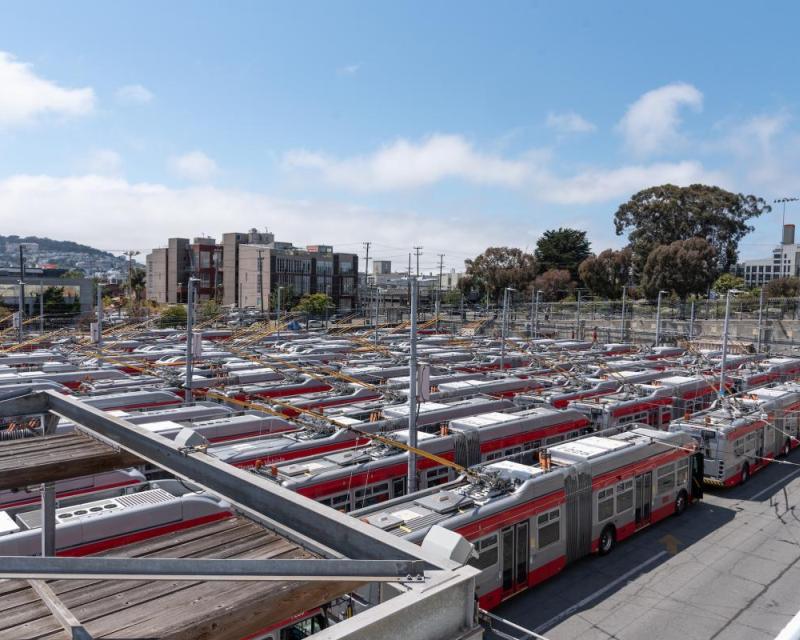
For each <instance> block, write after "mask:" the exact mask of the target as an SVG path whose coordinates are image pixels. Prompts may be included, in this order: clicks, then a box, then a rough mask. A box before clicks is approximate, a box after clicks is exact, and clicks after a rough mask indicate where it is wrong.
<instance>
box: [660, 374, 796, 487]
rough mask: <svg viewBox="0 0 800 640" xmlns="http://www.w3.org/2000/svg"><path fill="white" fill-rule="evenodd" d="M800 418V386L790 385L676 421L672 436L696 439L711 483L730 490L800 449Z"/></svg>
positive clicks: (706, 474) (757, 391)
mask: <svg viewBox="0 0 800 640" xmlns="http://www.w3.org/2000/svg"><path fill="white" fill-rule="evenodd" d="M798 412H800V385H798V384H796V383H786V384H782V385H779V386H777V387H767V388H764V389H756V390H754V391H752V392H750V393H749V394H747V395H745V396H743V397H742V398H741V399H738V400H736V401H729V402H726V403H725V404H724V405H723V406H722V407H721V408H719V409H715V410H713V411H708V412H704V413H702V414H699V415H696V416H693V417H692V418H689V419H686V420H679V421H676V422H674V423H673V424H672V425H670V430H671V431H676V432H683V433H686V434H687V435H690V436H692V437H693V438H694V439H695V441H696V442H697V444H698V446H699V447H700V449H701V450H702V452H703V456H704V468H705V481H706V482H707V483H709V484H716V485H720V486H725V487H731V486H734V485H737V484H742V483H744V482H747V480H748V479H749V478H750V476H751V475H753V474H754V473H756V472H758V471H760V470H761V469H763V468H764V467H766V466H767V465H768V464H769V463H770V461H771V460H772V459H774V458H775V457H777V456H780V455H786V454H788V453H789V452H790V451H791V450H792V449H793V448H794V447H796V446H797V445H798V442H799V441H798V437H800V433H799V431H800V424H799V422H800V421H799V420H798V416H799V415H800V414H798Z"/></svg>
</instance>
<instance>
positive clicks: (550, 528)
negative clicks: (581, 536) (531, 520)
mask: <svg viewBox="0 0 800 640" xmlns="http://www.w3.org/2000/svg"><path fill="white" fill-rule="evenodd" d="M560 515H561V514H560V512H559V510H558V509H553V510H552V511H547V512H546V513H540V514H539V516H538V518H537V520H536V522H537V529H538V538H539V544H538V546H537V548H538V549H544V548H545V547H547V546H550V545H551V544H553V543H554V542H558V541H559V539H560V538H561V517H560Z"/></svg>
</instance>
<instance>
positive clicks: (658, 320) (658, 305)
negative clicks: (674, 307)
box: [655, 291, 662, 346]
mask: <svg viewBox="0 0 800 640" xmlns="http://www.w3.org/2000/svg"><path fill="white" fill-rule="evenodd" d="M661 293H662V292H661V291H659V292H658V302H657V303H656V342H655V346H658V345H659V343H660V342H661Z"/></svg>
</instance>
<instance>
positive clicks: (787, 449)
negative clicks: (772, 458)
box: [781, 438, 792, 458]
mask: <svg viewBox="0 0 800 640" xmlns="http://www.w3.org/2000/svg"><path fill="white" fill-rule="evenodd" d="M791 451H792V443H791V442H790V440H789V438H786V442H784V443H783V449H781V455H783V457H784V458H785V457H786V456H788V455H789V454H790V453H791Z"/></svg>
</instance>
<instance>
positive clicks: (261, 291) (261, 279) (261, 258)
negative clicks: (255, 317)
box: [258, 249, 264, 318]
mask: <svg viewBox="0 0 800 640" xmlns="http://www.w3.org/2000/svg"><path fill="white" fill-rule="evenodd" d="M258 306H259V308H260V309H261V316H262V318H263V316H264V252H263V251H261V250H260V249H259V251H258Z"/></svg>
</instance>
